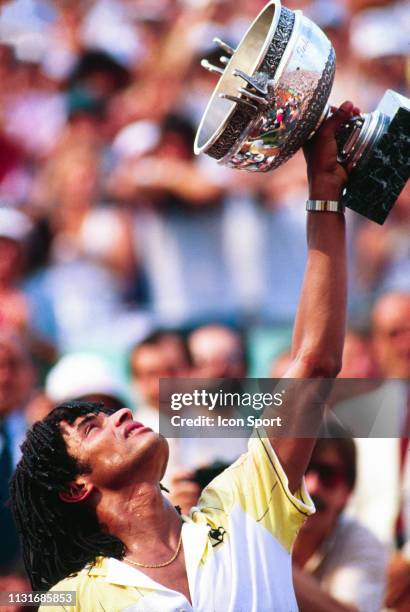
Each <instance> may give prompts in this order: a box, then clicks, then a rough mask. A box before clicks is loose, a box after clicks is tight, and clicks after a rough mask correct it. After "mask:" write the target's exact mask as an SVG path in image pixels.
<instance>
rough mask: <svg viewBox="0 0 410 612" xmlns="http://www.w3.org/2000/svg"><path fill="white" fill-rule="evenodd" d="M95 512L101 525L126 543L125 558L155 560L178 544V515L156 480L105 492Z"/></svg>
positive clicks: (179, 528) (179, 519) (179, 520)
mask: <svg viewBox="0 0 410 612" xmlns="http://www.w3.org/2000/svg"><path fill="white" fill-rule="evenodd" d="M97 514H98V519H99V522H100V524H103V525H104V526H105V527H106V529H107V531H109V533H111V534H112V535H115V536H116V537H117V538H119V539H120V540H121V541H122V542H123V543H124V544H125V547H126V554H125V556H126V557H127V558H130V559H133V560H135V561H139V562H143V563H150V562H158V561H161V557H162V556H166V555H167V554H168V553H169V552H170V551H171V552H172V551H173V550H175V549H176V547H177V544H178V540H179V537H180V532H181V517H180V516H179V514H178V512H177V511H176V510H175V508H174V507H173V506H172V504H171V503H170V502H169V501H168V500H167V499H166V498H165V497H164V496H163V495H162V493H161V490H160V487H159V484H158V483H155V484H153V483H138V484H137V485H133V486H132V487H130V488H128V489H126V490H124V489H122V490H121V491H115V492H110V493H109V494H104V502H102V501H101V502H100V503H99V504H98V508H97Z"/></svg>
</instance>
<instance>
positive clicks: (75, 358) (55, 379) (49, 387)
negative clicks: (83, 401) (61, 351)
mask: <svg viewBox="0 0 410 612" xmlns="http://www.w3.org/2000/svg"><path fill="white" fill-rule="evenodd" d="M45 390H46V394H47V395H48V397H49V398H50V399H51V401H53V402H55V403H60V402H65V401H67V400H70V399H75V398H79V397H84V396H85V395H108V396H110V397H114V398H117V399H119V400H124V397H125V396H126V393H125V389H124V387H123V385H122V383H121V381H120V380H119V378H118V376H117V375H116V374H115V373H114V372H113V371H112V369H111V368H110V366H109V364H108V363H107V361H106V360H105V359H103V358H102V357H99V356H98V355H95V354H91V353H70V354H69V355H65V356H64V357H61V359H60V360H59V361H58V362H57V363H56V365H55V366H54V367H53V368H52V369H51V370H50V372H49V373H48V376H47V378H46V383H45Z"/></svg>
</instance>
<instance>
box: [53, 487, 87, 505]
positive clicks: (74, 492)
mask: <svg viewBox="0 0 410 612" xmlns="http://www.w3.org/2000/svg"><path fill="white" fill-rule="evenodd" d="M93 489H94V486H93V485H92V484H90V483H86V482H71V483H70V487H69V490H68V491H59V493H58V496H59V498H60V499H61V500H62V501H63V502H66V503H67V504H77V503H79V502H82V501H85V500H86V499H88V497H89V496H90V495H91V493H92V491H93Z"/></svg>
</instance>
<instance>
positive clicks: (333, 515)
mask: <svg viewBox="0 0 410 612" xmlns="http://www.w3.org/2000/svg"><path fill="white" fill-rule="evenodd" d="M327 429H328V433H330V434H331V436H332V438H331V439H330V438H320V439H318V441H317V443H316V446H315V448H314V450H313V454H312V458H311V461H310V463H309V466H308V469H307V472H306V486H307V489H308V491H309V494H310V495H311V497H312V499H313V501H314V504H315V507H316V514H314V515H313V516H311V517H310V518H309V519H308V520H307V521H306V523H305V525H304V526H303V527H302V529H301V531H300V532H299V535H298V538H297V540H296V543H295V547H294V553H293V568H294V569H293V574H294V584H295V591H296V596H297V600H298V604H299V607H300V609H302V610H304V612H322V611H323V612H325V611H326V612H353V611H355V610H357V611H358V610H366V611H368V612H370V611H374V612H376V610H380V609H381V607H382V601H383V591H384V586H385V573H386V561H387V557H386V554H387V551H386V550H385V549H384V546H383V545H382V543H381V542H380V541H379V540H378V539H377V538H376V536H374V535H373V534H372V532H371V531H370V530H368V529H367V528H366V527H364V526H363V525H361V524H360V523H359V522H357V521H356V520H354V519H351V518H348V517H347V516H345V515H344V513H343V511H344V508H345V506H346V504H347V501H348V499H349V497H350V494H351V493H352V490H353V488H354V484H355V479H356V448H355V443H354V441H353V440H352V438H348V437H344V436H345V433H344V430H341V429H340V428H339V427H338V426H337V425H336V424H334V423H332V424H331V425H328V427H327ZM329 430H330V431H329Z"/></svg>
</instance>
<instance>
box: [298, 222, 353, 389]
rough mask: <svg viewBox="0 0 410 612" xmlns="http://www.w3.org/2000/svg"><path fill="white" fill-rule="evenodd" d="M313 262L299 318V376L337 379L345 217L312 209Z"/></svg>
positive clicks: (343, 303) (341, 339) (341, 330)
mask: <svg viewBox="0 0 410 612" xmlns="http://www.w3.org/2000/svg"><path fill="white" fill-rule="evenodd" d="M307 240H308V261H307V266H306V272H305V277H304V281H303V287H302V293H301V299H300V303H299V308H298V313H297V316H296V321H295V328H294V335H293V341H292V356H293V359H294V361H295V364H294V368H297V370H298V375H299V376H300V377H309V376H325V377H333V376H335V375H336V374H337V373H338V370H339V368H340V365H341V356H342V350H343V342H344V333H345V316H346V315H345V313H346V294H347V290H346V285H347V274H346V244H345V220H344V216H343V215H342V214H339V213H331V212H329V213H322V212H311V213H308V220H307Z"/></svg>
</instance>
